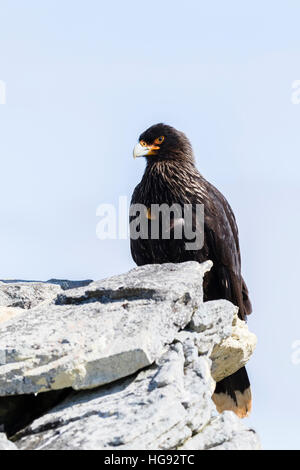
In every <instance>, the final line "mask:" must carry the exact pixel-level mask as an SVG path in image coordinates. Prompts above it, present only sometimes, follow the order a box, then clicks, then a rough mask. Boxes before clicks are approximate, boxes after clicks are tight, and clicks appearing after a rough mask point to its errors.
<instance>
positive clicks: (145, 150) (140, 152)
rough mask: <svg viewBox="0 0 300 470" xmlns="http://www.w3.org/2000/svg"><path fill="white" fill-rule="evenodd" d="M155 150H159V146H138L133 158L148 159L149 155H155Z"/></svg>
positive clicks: (134, 150)
mask: <svg viewBox="0 0 300 470" xmlns="http://www.w3.org/2000/svg"><path fill="white" fill-rule="evenodd" d="M155 150H159V147H158V146H157V145H147V146H145V145H141V144H136V146H135V147H134V149H133V158H137V157H146V156H147V155H155V153H156V152H155Z"/></svg>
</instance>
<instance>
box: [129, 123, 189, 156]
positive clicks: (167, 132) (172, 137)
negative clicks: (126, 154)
mask: <svg viewBox="0 0 300 470" xmlns="http://www.w3.org/2000/svg"><path fill="white" fill-rule="evenodd" d="M133 156H134V158H136V157H146V158H147V159H148V161H149V160H150V159H151V160H153V161H157V160H160V161H162V160H181V161H182V162H184V161H188V162H193V161H194V157H193V150H192V146H191V144H190V141H189V140H188V138H187V137H186V136H185V134H184V133H183V132H180V131H177V130H176V129H174V127H171V126H168V125H167V124H155V125H154V126H151V127H149V129H147V130H146V131H145V132H143V133H142V134H141V135H140V137H139V143H138V144H136V146H135V147H134V150H133Z"/></svg>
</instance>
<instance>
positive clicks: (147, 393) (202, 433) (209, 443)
mask: <svg viewBox="0 0 300 470" xmlns="http://www.w3.org/2000/svg"><path fill="white" fill-rule="evenodd" d="M213 390H214V381H213V380H212V378H211V374H210V361H209V359H208V358H207V357H206V356H200V357H199V356H198V354H197V347H196V346H195V345H193V340H192V339H191V338H186V339H185V342H184V343H183V344H182V343H180V342H177V343H175V344H173V345H171V346H170V347H169V349H168V351H167V352H166V353H165V354H164V355H163V356H162V357H161V359H160V361H159V364H158V365H157V366H151V367H150V368H148V369H147V370H144V371H142V372H140V373H139V374H138V375H136V376H134V377H131V378H129V379H128V378H127V379H125V380H123V381H120V382H118V383H115V384H112V385H109V386H104V387H101V388H99V389H97V390H93V391H89V392H86V391H85V392H79V393H74V394H73V396H72V397H69V398H67V399H66V400H65V401H64V402H63V403H61V404H60V405H59V406H57V407H56V408H54V409H52V410H51V413H49V414H46V415H45V416H42V417H41V418H39V419H37V420H36V421H34V422H33V423H32V424H31V425H30V426H28V427H27V428H26V429H24V430H23V431H21V432H20V433H19V434H18V435H17V436H16V437H15V439H17V440H16V443H17V445H18V447H19V448H20V449H24V450H28V449H30V450H75V449H84V450H103V449H106V450H109V449H110V450H112V451H115V450H129V449H148V450H149V449H158V450H160V449H162V450H166V449H168V450H169V449H180V450H186V449H192V450H207V449H258V448H260V444H259V439H258V437H257V435H256V434H255V433H254V432H253V431H250V430H248V429H246V428H245V427H244V425H243V424H242V422H241V421H240V420H239V419H238V418H237V417H236V416H235V415H234V414H233V413H232V412H225V413H223V414H222V415H217V414H216V411H215V408H214V405H213V403H212V400H211V395H212V392H213Z"/></svg>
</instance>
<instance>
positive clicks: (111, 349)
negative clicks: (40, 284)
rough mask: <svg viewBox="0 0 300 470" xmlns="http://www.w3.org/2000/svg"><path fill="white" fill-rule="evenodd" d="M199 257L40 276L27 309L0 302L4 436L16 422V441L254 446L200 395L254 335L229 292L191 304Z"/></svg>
mask: <svg viewBox="0 0 300 470" xmlns="http://www.w3.org/2000/svg"><path fill="white" fill-rule="evenodd" d="M210 267H211V262H207V263H203V264H202V265H200V264H198V263H196V262H188V263H182V264H175V265H173V264H166V265H151V266H143V267H140V268H136V269H134V270H132V271H130V272H129V273H126V274H124V275H120V276H114V277H112V278H110V279H106V280H103V281H97V282H93V283H91V284H89V285H88V286H82V287H77V288H75V289H71V290H63V289H62V288H61V286H59V285H52V287H54V288H56V289H58V290H57V291H55V293H53V296H51V295H50V294H49V295H48V296H46V297H45V298H44V300H41V302H40V301H39V302H38V303H37V304H36V306H35V307H33V308H30V309H27V310H26V309H25V308H20V307H19V308H18V307H13V306H9V305H7V306H3V307H2V308H3V311H2V315H3V318H4V320H3V322H2V324H1V327H0V328H1V329H0V397H1V395H2V398H0V402H1V403H2V408H1V403H0V414H1V413H2V415H1V416H2V418H1V416H0V418H1V419H2V421H3V423H4V424H5V423H8V424H7V425H8V428H7V429H8V430H9V435H11V434H12V433H14V432H16V431H18V430H19V429H21V431H20V432H17V434H16V435H15V436H14V437H13V441H14V442H15V443H16V445H17V447H18V448H19V449H21V450H23V449H24V450H28V449H34V450H44V449H45V450H47V449H49V450H71V449H84V450H98V449H109V450H112V451H114V450H127V449H150V450H151V449H162V450H169V449H182V450H185V449H192V450H209V449H215V450H219V449H220V450H223V449H258V448H260V444H259V439H258V437H257V435H256V434H255V432H254V431H252V430H249V429H247V428H246V427H245V426H244V425H243V423H242V421H241V420H239V419H238V418H237V417H236V416H235V415H234V414H233V413H232V412H225V413H223V414H222V415H220V414H218V412H217V410H216V408H215V405H214V404H213V402H212V400H211V396H212V394H213V392H214V388H215V381H214V379H216V378H217V379H218V380H219V378H220V377H221V378H223V376H226V375H228V374H230V373H232V372H233V371H235V370H238V369H239V368H240V367H242V366H243V365H244V364H245V363H246V362H247V360H248V359H249V357H250V355H251V354H252V352H253V350H254V347H255V343H256V338H255V336H254V335H253V334H252V333H250V332H249V331H248V328H247V326H246V325H245V323H244V322H240V321H239V320H238V318H237V308H236V307H235V306H233V305H232V304H231V303H230V302H227V301H225V300H217V301H212V302H203V291H202V281H203V277H204V275H205V272H206V271H208V270H209V269H210ZM67 285H68V284H66V285H65V287H66V286H67ZM31 287H34V286H32V285H31ZM2 288H3V285H0V293H1V292H2V291H1V289H2ZM21 298H22V299H24V293H23V291H22V292H21ZM15 299H17V297H15ZM5 309H6V310H5ZM0 322H1V309H0ZM68 387H72V388H68ZM72 389H73V390H72ZM55 390H57V392H55ZM39 392H45V393H39ZM32 393H38V395H37V396H36V397H34V395H32ZM57 393H58V394H59V395H56V394H57ZM16 394H17V395H18V394H26V395H23V396H14V395H16ZM51 394H54V395H53V396H52V395H51ZM60 394H61V395H60ZM50 395H51V396H50ZM48 397H49V399H48ZM25 398H26V400H27V401H26V402H25ZM41 398H43V400H41ZM44 398H45V399H44ZM1 400H2V401H1ZM7 400H11V402H10V404H9V408H10V415H8V414H7V413H6V411H5V409H6V408H5V407H6V405H7V403H8V402H7ZM19 402H20V403H19ZM26 403H29V404H31V403H33V405H29V408H31V407H32V410H29V415H28V416H27V417H24V416H23V415H24V412H23V411H22V410H27V408H28V406H27V405H26ZM57 403H58V404H57ZM49 406H51V409H50V410H49ZM1 410H2V411H1ZM19 413H20V414H21V415H22V416H23V418H22V419H23V420H24V421H23V424H22V419H21V420H20V419H19V423H18V422H17V421H18V418H19ZM36 413H38V414H36ZM25 418H26V419H25ZM15 421H16V422H15ZM31 421H32V422H31ZM30 422H31V424H29V425H27V423H30ZM0 424H1V423H0ZM22 428H23V429H22ZM8 443H9V441H8ZM0 448H1V439H0Z"/></svg>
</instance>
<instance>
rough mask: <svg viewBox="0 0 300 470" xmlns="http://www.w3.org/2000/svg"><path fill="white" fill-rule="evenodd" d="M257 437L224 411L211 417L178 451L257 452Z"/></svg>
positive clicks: (232, 414) (258, 442)
mask: <svg viewBox="0 0 300 470" xmlns="http://www.w3.org/2000/svg"><path fill="white" fill-rule="evenodd" d="M259 449H261V445H260V440H259V437H258V435H257V434H256V432H255V431H253V429H246V428H245V426H244V424H243V423H242V421H241V420H240V419H239V418H238V417H237V416H236V415H235V414H234V413H232V411H224V412H223V413H222V414H221V415H218V416H214V417H212V419H211V421H210V422H209V423H208V424H207V426H206V427H205V429H203V430H202V431H201V432H198V433H196V434H195V435H193V437H191V438H190V439H187V441H186V442H185V443H184V444H183V445H182V446H181V447H180V450H259Z"/></svg>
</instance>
